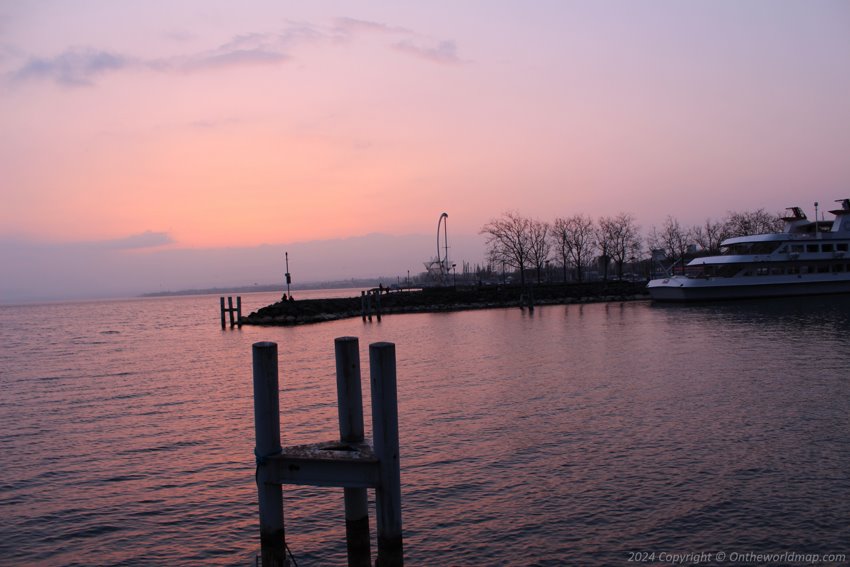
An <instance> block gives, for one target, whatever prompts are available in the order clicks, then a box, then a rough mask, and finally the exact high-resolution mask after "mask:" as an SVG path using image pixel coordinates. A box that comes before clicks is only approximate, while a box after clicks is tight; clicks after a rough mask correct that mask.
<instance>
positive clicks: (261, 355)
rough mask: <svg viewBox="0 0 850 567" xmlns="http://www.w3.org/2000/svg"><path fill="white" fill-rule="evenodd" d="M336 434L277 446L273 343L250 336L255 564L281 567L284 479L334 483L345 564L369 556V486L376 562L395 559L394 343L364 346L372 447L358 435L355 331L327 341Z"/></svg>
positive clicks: (398, 562)
mask: <svg viewBox="0 0 850 567" xmlns="http://www.w3.org/2000/svg"><path fill="white" fill-rule="evenodd" d="M335 351H336V364H337V394H338V407H339V431H340V440H339V441H331V442H322V443H312V444H308V445H297V446H293V447H287V448H285V449H281V435H280V400H279V385H278V377H277V375H278V374H277V370H278V368H277V345H276V344H275V343H270V342H266V343H256V344H254V348H253V357H254V418H255V420H256V426H255V427H256V437H257V446H256V449H255V453H256V456H257V473H256V478H257V493H258V501H259V508H260V540H261V543H262V547H261V558H262V566H263V567H288V561H287V558H286V555H285V552H286V551H288V550H287V548H286V543H285V539H284V527H283V492H282V489H281V485H282V484H285V483H290V484H302V485H310V486H331V487H334V486H335V487H342V488H343V489H344V490H345V492H344V495H345V517H346V538H347V542H348V554H349V555H348V557H349V565H356V566H358V567H360V566H362V567H366V566H367V565H369V564H370V561H371V558H370V549H369V539H370V538H369V517H368V500H367V498H366V490H367V489H370V488H373V489H375V502H376V508H377V525H378V530H377V531H378V533H377V536H378V538H377V539H378V556H377V560H376V562H375V565H376V567H403V565H404V554H403V546H402V526H401V468H400V464H399V437H398V392H397V387H396V383H397V380H396V363H395V345H394V344H393V343H374V344H372V345H370V346H369V360H370V366H371V368H370V383H371V391H372V429H373V433H374V437H373V444H374V449H373V448H372V447H370V446H369V444H368V443H366V442H365V441H364V433H363V432H364V427H363V405H362V399H363V395H362V391H361V386H360V354H359V352H358V351H359V348H358V340H357V338H355V337H340V338H338V339H337V340H336V341H335Z"/></svg>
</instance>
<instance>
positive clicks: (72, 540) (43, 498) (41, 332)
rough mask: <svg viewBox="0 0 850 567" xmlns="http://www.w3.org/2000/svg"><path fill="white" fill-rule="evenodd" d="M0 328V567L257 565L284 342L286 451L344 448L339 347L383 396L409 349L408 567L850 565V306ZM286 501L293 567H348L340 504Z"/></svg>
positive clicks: (197, 308) (49, 321)
mask: <svg viewBox="0 0 850 567" xmlns="http://www.w3.org/2000/svg"><path fill="white" fill-rule="evenodd" d="M301 297H305V294H304V293H303V292H302V294H301ZM275 298H276V294H254V295H244V296H243V302H244V304H245V311H246V312H247V311H248V310H253V309H256V308H258V307H260V306H263V305H266V304H268V303H270V302H272V301H273V300H274V299H275ZM0 317H2V319H0V320H2V322H3V324H2V326H0V392H2V394H0V565H44V566H53V565H56V566H59V565H62V566H66V565H187V566H188V565H234V566H235V565H249V564H251V562H252V561H253V555H254V552H255V551H256V549H257V546H258V540H259V537H258V528H257V508H256V487H255V484H254V476H253V475H254V456H253V446H254V439H253V405H252V403H253V402H252V391H251V388H252V386H251V344H252V343H254V342H256V341H261V340H272V341H276V342H278V344H279V349H280V358H281V360H280V367H281V382H282V390H283V392H282V399H281V404H282V423H283V428H284V444H298V443H309V442H314V441H323V440H330V439H333V438H335V437H336V436H337V433H338V432H337V422H336V389H335V388H336V386H335V377H334V359H333V339H334V338H335V337H339V336H344V335H353V336H357V337H359V338H360V344H361V355H362V358H363V361H362V365H363V371H364V377H365V378H366V379H367V380H368V352H367V349H368V344H369V343H371V342H376V341H384V340H386V341H393V342H395V343H396V348H397V356H398V376H399V379H398V380H399V411H400V422H401V431H400V435H401V463H402V497H403V514H404V535H405V541H404V544H405V553H406V557H407V561H408V563H409V564H411V565H597V564H598V565H601V564H612V565H618V564H624V563H627V560H628V558H629V554H630V552H637V551H641V552H655V553H662V552H667V553H693V552H695V553H699V552H706V553H709V552H718V551H725V552H726V553H733V552H737V553H746V552H761V553H776V552H782V551H794V552H798V553H820V554H827V553H845V554H848V555H850V546H849V545H848V541H850V520H849V519H850V472H848V465H847V464H848V463H850V373H848V368H850V298H840V297H839V298H836V297H831V298H821V299H806V300H799V299H796V300H793V301H783V300H770V301H762V302H736V303H732V304H727V305H698V306H681V305H679V306H659V305H653V304H650V303H648V302H634V303H609V304H590V305H583V306H580V305H571V306H550V307H543V308H538V309H537V310H536V311H535V312H534V314H533V315H529V314H528V313H527V312H524V311H521V310H519V309H498V310H487V311H472V312H464V313H448V314H419V315H397V316H388V317H385V318H384V320H383V322H381V323H371V324H370V323H366V324H364V323H363V322H361V321H360V320H359V319H351V320H345V321H335V322H330V323H325V324H321V325H314V326H305V327H297V328H260V327H243V328H242V329H241V330H230V329H228V330H226V331H222V330H221V329H220V326H219V313H218V297H217V296H199V297H181V298H159V299H137V300H126V301H103V302H89V303H73V304H71V303H68V304H45V305H25V306H6V307H0ZM368 390H369V388H368V381H367V382H366V384H365V387H364V395H366V397H367V399H366V400H364V403H365V407H366V408H367V410H366V413H367V416H368V408H369V405H368V404H369V400H368ZM367 420H368V417H367ZM367 428H368V425H367ZM368 435H370V432H369V431H367V436H368ZM284 500H285V508H286V522H287V540H288V543H289V546H290V547H291V548H292V551H293V552H294V554H295V557H296V559H297V560H298V563H299V565H301V566H305V565H344V564H345V544H344V522H343V518H342V494H341V490H334V489H320V488H299V487H286V489H285V495H284ZM371 521H372V531H373V532H374V513H373V515H372V518H371ZM373 536H374V534H373Z"/></svg>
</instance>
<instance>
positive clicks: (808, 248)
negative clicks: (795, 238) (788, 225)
mask: <svg viewBox="0 0 850 567" xmlns="http://www.w3.org/2000/svg"><path fill="white" fill-rule="evenodd" d="M817 251H818V245H817V244H806V252H817Z"/></svg>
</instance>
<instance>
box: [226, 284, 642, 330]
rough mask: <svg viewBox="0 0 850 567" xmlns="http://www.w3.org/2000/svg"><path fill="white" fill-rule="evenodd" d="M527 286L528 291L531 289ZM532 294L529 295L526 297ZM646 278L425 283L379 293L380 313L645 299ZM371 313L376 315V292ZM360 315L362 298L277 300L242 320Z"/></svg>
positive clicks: (284, 321)
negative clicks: (523, 285) (431, 285)
mask: <svg viewBox="0 0 850 567" xmlns="http://www.w3.org/2000/svg"><path fill="white" fill-rule="evenodd" d="M528 290H530V293H529V291H528ZM530 296H531V297H530ZM648 297H649V295H648V294H647V292H646V283H645V282H619V281H610V282H592V283H581V284H566V285H565V284H542V285H534V286H532V287H529V288H527V289H526V293H525V294H523V293H522V289H521V288H520V287H519V286H511V285H480V286H468V287H461V286H458V287H442V288H437V287H435V288H425V289H421V290H411V291H395V290H394V291H390V292H386V291H384V293H381V296H380V303H381V310H380V313H381V315H383V316H386V315H393V314H398V313H427V312H441V311H463V310H468V309H492V308H499V307H520V306H527V305H528V304H529V300H531V301H532V302H533V305H535V306H539V305H563V304H568V303H591V302H605V301H631V300H635V299H646V298H648ZM371 314H376V312H375V303H374V297H373V298H372V311H371ZM362 315H363V310H362V305H361V298H360V297H344V298H334V299H306V300H300V301H279V302H277V303H274V304H272V305H269V306H267V307H263V308H261V309H259V310H257V311H255V312H254V313H251V314H250V315H248V316H247V317H242V319H241V323H242V324H246V325H301V324H305V323H319V322H322V321H333V320H335V319H345V318H348V317H361V316H362Z"/></svg>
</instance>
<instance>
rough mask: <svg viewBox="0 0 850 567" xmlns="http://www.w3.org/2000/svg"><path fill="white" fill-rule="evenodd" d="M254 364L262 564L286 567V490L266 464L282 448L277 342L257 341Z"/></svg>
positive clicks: (254, 347) (269, 566)
mask: <svg viewBox="0 0 850 567" xmlns="http://www.w3.org/2000/svg"><path fill="white" fill-rule="evenodd" d="M223 302H224V299H222V303H223ZM222 317H224V315H222ZM253 364H254V429H255V433H256V439H257V445H256V447H255V449H254V454H255V455H256V457H257V475H256V479H257V498H258V501H259V508H260V547H261V551H260V553H261V558H262V567H286V565H287V564H288V562H287V561H286V543H285V538H284V530H283V490H282V487H281V485H280V484H279V483H277V482H276V481H275V479H274V477H273V471H272V470H271V467H269V466H267V465H268V459H269V458H270V457H272V456H274V455H278V454H280V452H281V450H282V448H281V445H280V387H279V385H278V365H277V343H272V342H260V343H255V344H254V345H253Z"/></svg>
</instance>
